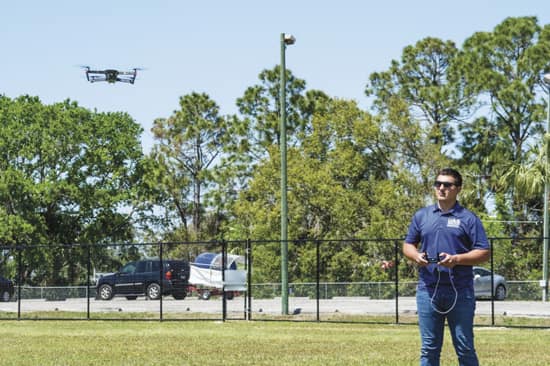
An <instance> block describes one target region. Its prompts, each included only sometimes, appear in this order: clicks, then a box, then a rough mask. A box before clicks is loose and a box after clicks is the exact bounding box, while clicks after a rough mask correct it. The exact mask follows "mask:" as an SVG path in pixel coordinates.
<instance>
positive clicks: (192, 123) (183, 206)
mask: <svg viewBox="0 0 550 366" xmlns="http://www.w3.org/2000/svg"><path fill="white" fill-rule="evenodd" d="M179 105H180V109H179V110H177V111H175V112H174V113H173V114H172V116H170V117H169V118H158V119H156V120H155V122H154V126H153V129H152V131H153V134H154V136H155V139H156V141H157V144H156V145H155V147H154V152H153V154H154V156H155V157H156V159H157V162H158V164H159V169H162V175H163V177H162V180H161V183H162V184H163V187H164V188H165V189H166V191H167V192H168V193H169V195H170V203H171V207H172V208H176V209H177V212H178V214H179V217H180V219H181V222H182V224H183V225H184V226H185V225H186V224H187V216H188V215H189V213H191V217H192V224H193V232H194V233H195V235H196V237H197V238H201V235H202V233H201V220H202V217H203V214H204V207H203V204H202V197H203V193H204V191H208V189H209V188H210V184H211V183H212V181H213V180H212V174H213V172H212V170H213V167H214V166H215V165H216V163H218V162H219V159H220V155H221V153H222V152H223V146H224V144H226V143H228V141H229V139H230V136H229V134H228V131H227V122H226V120H225V119H224V118H222V117H221V116H219V107H218V105H217V104H216V103H215V102H214V101H213V100H211V99H210V97H209V96H208V95H206V94H204V93H201V94H199V93H191V94H188V95H185V96H183V97H181V98H180V101H179ZM189 202H191V205H192V207H191V208H190V209H189V208H188V205H189ZM184 230H185V232H187V228H185V227H184Z"/></svg>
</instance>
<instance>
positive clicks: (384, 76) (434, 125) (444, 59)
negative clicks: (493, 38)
mask: <svg viewBox="0 0 550 366" xmlns="http://www.w3.org/2000/svg"><path fill="white" fill-rule="evenodd" d="M457 54H458V49H457V48H456V46H455V45H454V43H453V42H451V41H446V42H444V41H442V40H440V39H437V38H432V37H429V38H425V39H423V40H421V41H419V42H417V43H416V45H415V46H407V47H405V49H404V50H403V55H402V56H401V61H400V62H398V61H396V60H393V61H392V62H391V66H390V68H389V70H388V71H385V72H380V73H373V74H371V76H370V83H369V84H368V85H367V87H366V89H365V93H366V95H367V96H374V97H375V100H374V106H375V107H376V108H377V109H378V110H380V111H382V112H387V111H388V108H389V107H390V106H391V104H392V101H391V100H392V99H394V98H399V99H402V100H403V101H404V102H405V103H406V104H407V105H408V107H409V112H410V114H411V116H412V117H413V118H414V119H416V120H420V121H423V122H424V123H425V124H426V127H427V128H429V136H430V140H431V142H432V143H433V144H435V145H439V146H445V145H448V144H449V143H452V142H453V141H454V138H455V136H454V133H455V128H454V126H453V123H456V122H459V121H461V120H462V119H463V118H464V117H465V116H466V115H467V114H468V113H469V112H470V108H471V107H472V104H473V98H472V95H471V94H468V93H467V89H466V88H465V86H464V84H463V83H462V79H461V78H460V76H459V75H458V74H457V73H456V72H454V71H453V63H454V62H455V58H456V55H457Z"/></svg>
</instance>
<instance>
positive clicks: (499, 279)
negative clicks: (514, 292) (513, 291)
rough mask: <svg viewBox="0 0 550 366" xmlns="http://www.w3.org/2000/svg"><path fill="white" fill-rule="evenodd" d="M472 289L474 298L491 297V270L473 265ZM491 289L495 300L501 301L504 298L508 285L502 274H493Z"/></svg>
mask: <svg viewBox="0 0 550 366" xmlns="http://www.w3.org/2000/svg"><path fill="white" fill-rule="evenodd" d="M474 291H475V296H476V298H482V297H489V298H490V297H491V271H489V270H488V269H486V268H483V267H475V266H474ZM492 291H493V294H494V299H495V300H499V301H502V300H504V299H505V298H506V294H507V291H508V287H507V284H506V279H505V278H504V277H503V276H501V275H498V274H496V273H494V274H493V290H492Z"/></svg>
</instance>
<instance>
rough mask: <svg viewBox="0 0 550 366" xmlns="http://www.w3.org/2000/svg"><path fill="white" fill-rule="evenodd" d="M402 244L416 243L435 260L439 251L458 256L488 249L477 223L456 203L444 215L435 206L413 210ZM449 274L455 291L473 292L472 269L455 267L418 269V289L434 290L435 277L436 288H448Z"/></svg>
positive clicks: (469, 212) (478, 222)
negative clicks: (429, 288) (467, 289)
mask: <svg viewBox="0 0 550 366" xmlns="http://www.w3.org/2000/svg"><path fill="white" fill-rule="evenodd" d="M405 243H410V244H418V243H420V248H419V251H420V252H427V253H428V256H429V257H437V255H438V254H439V253H441V252H445V253H449V254H461V253H467V252H469V251H470V250H472V249H490V246H489V241H488V240H487V235H486V234H485V230H484V229H483V225H482V224H481V220H479V218H478V217H477V216H476V215H475V214H474V213H473V212H471V211H469V210H467V209H466V208H464V207H462V206H461V205H460V204H459V203H458V202H457V203H456V204H455V205H454V207H453V208H452V209H451V210H450V211H448V212H445V213H443V212H442V211H441V210H440V209H439V206H438V205H437V204H434V205H431V206H427V207H424V208H421V209H420V210H418V211H416V213H415V214H414V216H413V218H412V221H411V224H410V226H409V231H408V232H407V236H406V237H405ZM438 271H440V273H438ZM449 272H450V273H451V276H452V280H453V283H454V285H455V287H456V288H457V289H460V288H471V289H473V286H474V283H473V278H474V275H473V271H472V266H462V265H458V266H455V267H454V268H453V269H452V271H449V269H448V268H446V267H443V266H438V265H437V264H435V263H434V264H429V265H428V266H426V267H420V268H419V282H418V287H419V288H426V287H434V286H435V285H436V283H437V280H438V278H439V284H440V285H442V286H447V285H448V286H450V285H451V282H450V277H449Z"/></svg>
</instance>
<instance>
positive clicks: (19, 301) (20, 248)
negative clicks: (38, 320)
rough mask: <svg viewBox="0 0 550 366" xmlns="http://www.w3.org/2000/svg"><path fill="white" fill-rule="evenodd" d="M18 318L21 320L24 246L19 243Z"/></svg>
mask: <svg viewBox="0 0 550 366" xmlns="http://www.w3.org/2000/svg"><path fill="white" fill-rule="evenodd" d="M16 248H17V252H18V254H17V320H21V280H22V277H21V271H22V264H21V257H22V256H23V253H22V252H23V246H22V245H17V246H16Z"/></svg>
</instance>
